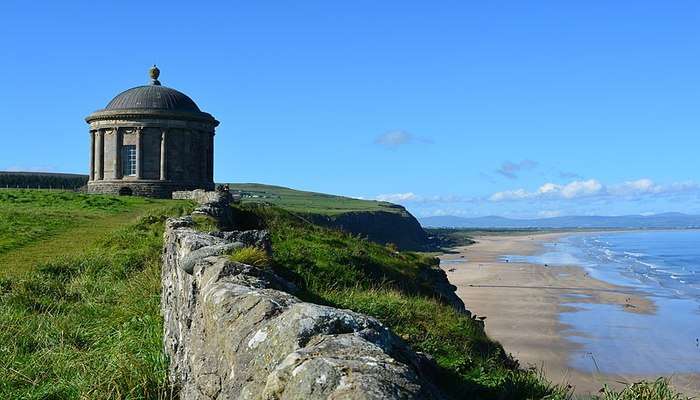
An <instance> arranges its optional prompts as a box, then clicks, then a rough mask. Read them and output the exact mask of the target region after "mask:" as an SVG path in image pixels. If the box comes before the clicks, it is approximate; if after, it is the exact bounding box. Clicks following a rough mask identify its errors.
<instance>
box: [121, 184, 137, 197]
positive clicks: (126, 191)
mask: <svg viewBox="0 0 700 400" xmlns="http://www.w3.org/2000/svg"><path fill="white" fill-rule="evenodd" d="M133 194H134V191H133V190H131V188H129V187H126V186H124V187H122V188H120V189H119V195H120V196H131V195H133Z"/></svg>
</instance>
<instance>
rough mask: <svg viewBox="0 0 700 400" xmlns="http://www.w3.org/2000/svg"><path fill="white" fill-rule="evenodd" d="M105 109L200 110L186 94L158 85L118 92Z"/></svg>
mask: <svg viewBox="0 0 700 400" xmlns="http://www.w3.org/2000/svg"><path fill="white" fill-rule="evenodd" d="M104 109H105V110H110V111H111V110H133V109H155V110H166V111H183V112H200V110H199V107H197V104H195V102H194V101H193V100H192V99H191V98H189V97H188V96H187V95H186V94H184V93H182V92H179V91H177V90H175V89H171V88H169V87H165V86H160V85H155V84H154V85H148V86H137V87H135V88H131V89H129V90H125V91H123V92H121V93H119V94H118V95H117V96H116V97H115V98H114V99H112V101H110V102H109V104H107V107H105V108H104Z"/></svg>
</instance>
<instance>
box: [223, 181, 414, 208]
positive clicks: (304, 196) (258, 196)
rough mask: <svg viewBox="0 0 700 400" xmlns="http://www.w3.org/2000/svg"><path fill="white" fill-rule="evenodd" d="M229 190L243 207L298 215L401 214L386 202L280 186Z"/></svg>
mask: <svg viewBox="0 0 700 400" xmlns="http://www.w3.org/2000/svg"><path fill="white" fill-rule="evenodd" d="M230 187H231V189H232V190H235V191H240V192H241V193H242V194H243V203H244V204H245V203H267V204H272V205H275V206H278V207H281V208H284V209H286V210H289V211H292V212H298V213H314V214H322V215H334V214H341V213H345V212H350V211H387V212H400V211H401V209H400V208H396V206H394V205H392V204H391V203H387V202H381V201H374V200H360V199H353V198H350V197H342V196H334V195H330V194H323V193H314V192H305V191H301V190H294V189H289V188H285V187H281V186H271V185H262V184H259V183H232V184H230Z"/></svg>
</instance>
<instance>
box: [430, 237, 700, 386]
mask: <svg viewBox="0 0 700 400" xmlns="http://www.w3.org/2000/svg"><path fill="white" fill-rule="evenodd" d="M563 235H564V234H561V233H556V234H522V235H513V236H501V235H494V236H480V237H477V238H476V240H477V243H476V244H474V245H471V246H466V247H460V248H456V249H454V251H455V252H454V253H452V254H445V255H443V256H441V257H440V258H441V259H442V262H441V265H442V268H443V269H444V270H445V271H446V272H447V276H448V278H449V280H450V282H452V284H454V285H455V286H457V295H458V296H459V297H460V298H461V299H462V300H463V301H464V303H465V304H466V306H467V308H468V309H469V310H470V311H471V312H472V313H474V314H477V315H479V316H485V317H487V318H486V321H485V323H486V331H487V333H488V334H489V336H491V337H492V338H494V339H496V340H498V341H499V342H500V343H501V344H502V345H503V346H504V348H505V349H506V351H507V352H509V353H511V354H512V355H513V356H514V357H515V358H517V359H518V360H520V363H521V365H522V366H524V367H526V366H535V367H538V368H542V369H543V370H544V372H545V374H546V375H547V377H548V378H549V379H550V380H552V381H553V382H554V383H569V384H571V385H573V386H574V387H575V389H576V393H577V394H580V395H586V394H591V393H593V394H594V393H597V392H598V390H600V388H601V387H602V386H603V384H607V385H608V386H613V387H618V388H619V387H621V386H622V385H623V384H624V383H632V382H636V381H639V380H641V379H656V378H657V377H658V376H634V375H620V374H601V373H590V372H585V371H579V370H577V369H574V368H571V367H570V366H569V360H570V357H591V355H590V354H585V352H584V351H583V350H582V349H581V346H580V345H577V344H576V343H574V342H572V341H570V340H568V335H570V334H571V333H570V331H567V328H569V327H567V326H566V325H564V324H562V323H561V322H560V320H559V313H560V312H562V311H571V310H574V309H573V308H572V307H571V306H567V305H565V304H564V303H571V302H576V303H595V304H612V305H617V306H619V307H621V309H623V310H624V311H626V312H631V313H653V312H655V305H654V302H653V301H651V300H650V299H649V298H647V297H646V296H645V295H644V293H641V292H638V291H636V290H634V289H631V288H626V287H620V286H615V285H612V284H609V283H607V282H604V281H601V280H597V279H594V278H592V277H590V276H589V275H588V273H587V272H586V271H585V270H584V269H583V268H580V267H577V266H570V267H554V268H548V267H545V266H542V265H535V264H528V263H520V262H504V261H503V260H502V257H503V256H504V255H508V254H511V255H513V254H517V255H525V256H527V255H534V254H537V253H539V252H540V251H541V250H542V245H543V244H544V243H546V242H553V241H556V240H557V239H558V238H559V237H561V236H563ZM578 334H585V333H583V332H578ZM630 345H634V344H633V343H631V344H630ZM640 351H644V352H653V351H654V349H648V348H645V349H640ZM670 378H671V381H672V383H673V385H674V387H676V388H677V389H678V390H681V391H683V392H684V393H686V394H688V395H698V394H700V376H698V375H687V374H686V375H675V376H672V377H670Z"/></svg>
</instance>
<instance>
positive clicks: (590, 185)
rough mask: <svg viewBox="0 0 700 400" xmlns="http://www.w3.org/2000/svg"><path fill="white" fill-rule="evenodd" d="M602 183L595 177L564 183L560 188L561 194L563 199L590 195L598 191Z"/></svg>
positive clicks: (601, 187)
mask: <svg viewBox="0 0 700 400" xmlns="http://www.w3.org/2000/svg"><path fill="white" fill-rule="evenodd" d="M602 189H603V185H602V184H601V183H600V182H598V181H597V180H595V179H589V180H587V181H573V182H571V183H568V184H566V185H564V187H562V188H561V190H560V192H561V196H562V197H564V198H565V199H573V198H575V197H584V196H592V195H595V194H598V193H600V191H601V190H602Z"/></svg>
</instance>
